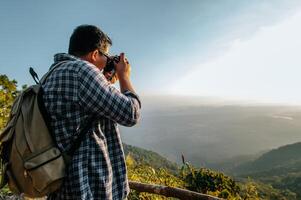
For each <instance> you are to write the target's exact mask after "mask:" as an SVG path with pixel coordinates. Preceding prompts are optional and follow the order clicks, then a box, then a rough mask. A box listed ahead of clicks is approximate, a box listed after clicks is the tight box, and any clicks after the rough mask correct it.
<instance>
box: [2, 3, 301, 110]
mask: <svg viewBox="0 0 301 200" xmlns="http://www.w3.org/2000/svg"><path fill="white" fill-rule="evenodd" d="M300 23H301V1H299V0H290V1H286V0H269V1H268V0H253V1H247V0H243V1H238V0H236V1H234V0H216V1H211V0H189V1H183V0H164V1H160V0H152V1H146V0H127V1H121V0H111V1H101V0H87V1H79V0H73V1H71V0H69V1H67V0H66V1H58V0H52V1H37V0H26V1H16V0H10V1H6V0H2V1H0V25H1V29H0V74H6V75H8V77H9V78H11V79H15V80H17V81H18V84H19V85H23V84H33V83H34V82H33V80H32V78H31V76H30V75H29V73H28V68H29V67H33V68H34V69H35V70H36V71H37V73H38V74H39V75H40V76H42V75H43V74H44V73H45V72H46V71H47V70H48V69H49V66H50V65H51V64H52V62H53V55H54V54H56V53H59V52H67V49H68V42H69V37H70V35H71V33H72V31H73V29H74V28H75V27H76V26H78V25H81V24H93V25H96V26H98V27H100V28H101V29H102V30H103V31H104V32H106V33H107V34H108V35H109V36H110V37H111V38H112V40H113V46H112V48H111V54H119V53H120V52H125V53H126V56H127V57H128V59H129V61H130V63H131V67H132V78H131V79H132V81H133V84H134V87H135V89H136V91H137V93H138V94H140V95H154V94H158V95H162V94H173V95H187V96H210V97H219V98H228V99H234V100H239V99H241V100H255V101H259V102H260V101H262V102H272V103H275V102H281V103H289V104H301V92H299V86H300V85H301V78H299V77H300V76H301V69H300V66H301V56H299V52H301V40H300V35H301V28H300Z"/></svg>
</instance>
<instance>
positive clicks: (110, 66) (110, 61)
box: [103, 56, 120, 74]
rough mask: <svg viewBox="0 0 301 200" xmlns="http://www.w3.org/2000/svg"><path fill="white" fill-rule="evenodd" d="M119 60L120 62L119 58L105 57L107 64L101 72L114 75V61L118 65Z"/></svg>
mask: <svg viewBox="0 0 301 200" xmlns="http://www.w3.org/2000/svg"><path fill="white" fill-rule="evenodd" d="M119 60H120V56H112V57H107V64H106V66H105V67H104V69H103V71H104V72H113V74H114V73H115V65H114V61H115V62H117V63H118V62H119Z"/></svg>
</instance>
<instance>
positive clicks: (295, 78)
mask: <svg viewBox="0 0 301 200" xmlns="http://www.w3.org/2000/svg"><path fill="white" fill-rule="evenodd" d="M300 23H301V12H297V13H296V14H295V15H293V16H290V17H288V18H286V19H284V20H282V21H281V22H280V23H278V24H275V25H273V26H264V27H262V28H260V29H259V30H258V31H257V32H256V33H255V34H254V36H253V37H250V38H249V39H248V40H241V39H240V38H237V39H235V40H233V41H232V42H231V45H230V48H229V49H228V50H227V51H226V52H225V53H224V54H223V55H221V56H219V57H217V58H214V59H212V60H210V61H208V62H206V63H195V65H197V66H198V67H197V68H196V69H195V70H193V71H191V72H189V73H188V74H186V75H185V76H183V77H181V78H180V79H179V80H177V81H176V83H175V84H174V85H173V87H172V88H171V90H170V93H172V94H183V95H201V96H219V97H227V98H235V99H253V100H254V99H255V100H260V101H268V102H286V103H299V104H301V92H300V86H301V37H300V35H301V27H300Z"/></svg>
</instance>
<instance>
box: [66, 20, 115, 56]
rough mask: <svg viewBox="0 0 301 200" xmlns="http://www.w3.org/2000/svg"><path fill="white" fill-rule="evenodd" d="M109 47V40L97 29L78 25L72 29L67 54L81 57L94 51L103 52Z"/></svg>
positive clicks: (110, 43) (110, 42)
mask: <svg viewBox="0 0 301 200" xmlns="http://www.w3.org/2000/svg"><path fill="white" fill-rule="evenodd" d="M111 45H112V41H111V39H110V38H109V37H108V36H107V35H106V34H105V33H104V32H102V31H101V30H100V29H99V28H98V27H96V26H93V25H80V26H78V27H76V28H75V29H74V31H73V33H72V35H71V37H70V41H69V50H68V53H69V54H71V55H75V56H83V55H86V54H87V53H89V52H91V51H94V50H95V49H99V50H101V51H103V50H104V49H105V48H107V47H108V46H111Z"/></svg>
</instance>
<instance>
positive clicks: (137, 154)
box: [123, 143, 178, 174]
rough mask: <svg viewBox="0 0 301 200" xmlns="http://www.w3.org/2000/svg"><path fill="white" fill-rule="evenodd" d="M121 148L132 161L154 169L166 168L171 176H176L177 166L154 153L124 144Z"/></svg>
mask: <svg viewBox="0 0 301 200" xmlns="http://www.w3.org/2000/svg"><path fill="white" fill-rule="evenodd" d="M123 147H124V152H125V155H126V156H127V155H128V154H130V155H131V156H132V157H133V159H134V160H136V161H137V162H139V163H141V164H145V165H151V166H152V167H153V168H155V169H159V168H166V169H168V170H169V171H171V172H172V173H173V174H177V172H178V166H177V164H176V163H173V162H171V161H169V160H167V159H166V158H164V157H162V156H160V155H159V154H158V153H156V152H153V151H149V150H145V149H142V148H139V147H135V146H132V145H128V144H125V143H123Z"/></svg>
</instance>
